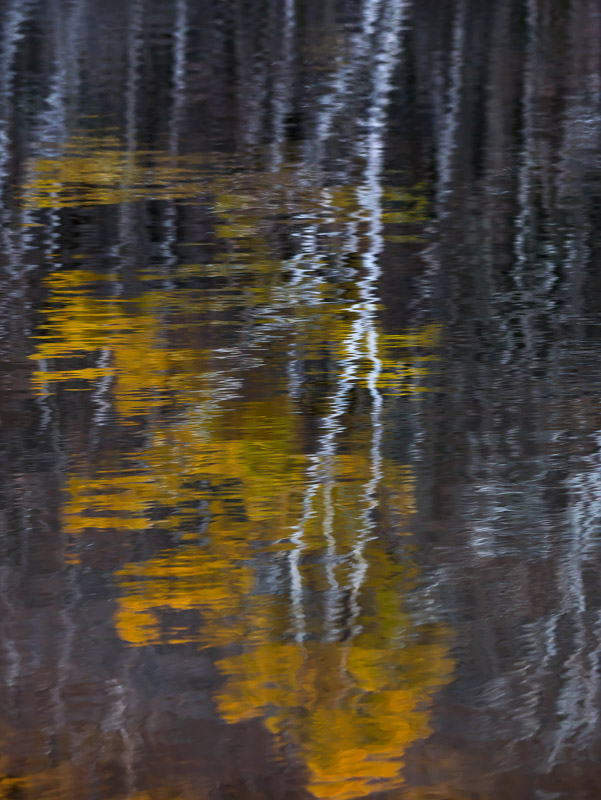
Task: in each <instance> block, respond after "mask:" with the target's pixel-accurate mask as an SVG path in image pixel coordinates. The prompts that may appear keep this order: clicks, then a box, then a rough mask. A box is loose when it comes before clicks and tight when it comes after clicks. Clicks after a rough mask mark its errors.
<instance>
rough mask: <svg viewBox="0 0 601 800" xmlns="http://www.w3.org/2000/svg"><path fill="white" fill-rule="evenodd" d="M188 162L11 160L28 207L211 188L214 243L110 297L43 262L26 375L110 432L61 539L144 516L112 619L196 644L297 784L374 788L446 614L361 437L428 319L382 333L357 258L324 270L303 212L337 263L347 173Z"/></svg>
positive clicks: (115, 282) (371, 435) (112, 530)
mask: <svg viewBox="0 0 601 800" xmlns="http://www.w3.org/2000/svg"><path fill="white" fill-rule="evenodd" d="M200 166H201V160H200V159H197V160H196V161H195V160H194V159H192V158H190V159H188V160H187V161H185V162H184V161H182V160H179V161H176V162H175V163H173V162H169V161H168V158H167V157H166V156H161V155H160V154H156V153H155V154H151V155H149V154H143V153H124V152H121V151H120V150H119V148H118V147H117V145H116V143H111V142H110V141H101V142H92V143H89V144H86V143H85V142H81V141H73V142H71V143H69V144H68V145H67V146H66V147H65V148H64V150H63V151H62V152H61V153H60V154H59V155H58V156H57V157H56V158H55V159H46V160H38V161H36V162H35V163H32V164H31V165H30V170H29V176H30V177H29V180H28V182H27V183H26V186H25V187H24V191H23V197H24V201H25V202H26V203H27V204H29V206H30V207H31V208H42V209H43V208H47V207H54V208H61V207H69V206H71V205H86V204H111V203H124V202H132V201H135V200H139V199H141V198H143V197H159V198H165V197H171V198H182V197H191V196H192V195H194V196H195V198H196V200H197V201H199V198H200V197H201V196H202V197H204V198H205V200H206V201H207V202H208V197H209V196H210V197H211V206H212V210H213V212H214V214H215V216H216V218H217V224H216V225H215V235H216V238H217V239H218V241H219V243H220V248H218V249H217V254H216V256H215V258H214V260H213V261H212V262H211V263H207V264H184V263H178V264H177V266H174V267H173V273H172V274H170V276H169V279H170V280H165V276H164V275H163V274H162V273H161V272H160V270H159V269H158V268H156V267H154V266H152V265H149V266H148V268H147V269H146V270H145V271H144V272H143V274H142V275H141V276H139V277H141V278H142V281H141V285H142V286H143V287H144V288H143V290H141V291H140V292H139V293H138V295H137V296H136V297H135V298H133V299H132V298H131V297H128V298H127V299H126V298H124V297H123V292H122V288H123V287H122V286H121V276H120V275H119V274H117V273H115V272H113V273H96V272H92V271H90V270H86V269H85V268H83V267H84V264H82V268H81V269H70V270H67V269H64V270H57V271H55V272H54V273H52V274H50V275H49V276H48V278H47V279H46V282H45V288H46V290H47V292H48V295H49V299H48V301H47V304H46V308H45V318H44V322H43V325H42V326H41V328H40V331H39V333H38V336H37V337H36V344H35V351H34V352H33V353H32V355H31V358H32V360H33V361H34V362H35V371H34V373H33V382H34V386H35V389H36V391H37V393H38V395H39V396H41V397H47V396H49V395H51V394H52V393H53V392H57V391H82V390H83V391H88V392H90V393H91V397H92V398H93V403H94V405H95V410H94V420H93V425H96V426H97V428H98V430H101V429H102V426H103V425H104V424H105V419H106V417H107V415H108V416H110V415H112V421H113V423H114V424H116V425H117V426H119V430H120V431H121V433H122V434H123V436H124V437H126V436H127V437H130V438H129V439H127V441H131V442H132V443H133V444H132V445H131V447H130V448H129V449H128V450H127V451H126V452H124V449H125V448H123V447H122V446H117V447H113V448H111V447H109V446H107V447H105V448H103V449H102V452H101V453H99V454H96V455H94V454H90V453H86V454H85V455H80V456H77V457H74V458H73V467H72V469H71V470H70V473H69V476H68V481H67V485H66V487H65V501H64V503H63V509H62V511H63V527H64V530H65V531H66V532H67V533H68V534H69V536H70V542H71V548H70V551H69V553H68V558H70V559H71V560H77V559H79V558H80V545H81V544H82V542H83V541H85V539H84V537H92V536H94V535H103V536H106V535H107V534H109V535H111V536H112V537H113V538H114V541H115V542H123V543H124V545H123V547H124V550H125V551H126V553H129V552H131V550H133V549H134V548H133V547H131V543H132V542H136V541H138V542H139V541H140V540H143V538H144V533H145V532H148V531H150V530H151V529H152V530H153V531H160V532H161V534H162V535H163V536H164V537H165V538H164V539H163V540H162V541H163V544H162V546H161V547H155V548H154V549H152V550H151V551H150V552H148V553H144V554H143V555H139V549H138V555H136V556H135V557H134V556H133V555H126V556H125V557H124V558H123V560H122V562H121V563H122V566H121V567H120V568H119V569H118V570H117V571H116V574H115V582H116V584H117V587H118V589H119V596H118V598H117V600H116V605H117V607H116V611H115V625H116V629H117V631H118V633H119V635H120V637H121V639H122V640H123V641H124V642H126V643H127V644H128V645H130V646H132V647H143V646H154V645H169V646H176V645H179V644H187V645H194V646H197V647H203V648H215V651H214V652H215V657H216V658H217V665H218V668H219V670H220V672H221V674H222V676H223V678H224V682H223V685H222V687H221V689H220V691H219V692H218V693H217V695H216V698H215V699H216V705H217V709H218V711H219V713H220V715H221V716H222V718H223V719H225V720H226V721H228V722H231V723H235V722H239V721H241V720H245V719H249V718H254V717H256V718H261V719H263V720H264V722H265V724H266V725H267V727H268V728H269V729H270V730H271V731H272V733H273V734H274V736H275V737H277V738H278V739H279V740H280V741H282V742H288V743H292V745H293V747H294V750H295V752H296V753H297V754H298V756H299V757H300V758H301V759H302V761H303V762H304V763H305V764H306V766H307V768H308V771H309V775H310V785H309V788H310V790H311V792H312V793H313V794H314V795H315V797H317V798H339V800H347V799H348V798H358V797H361V796H364V795H366V794H368V793H369V792H372V791H384V790H389V789H393V788H395V787H397V786H400V785H401V783H402V777H401V769H402V766H403V754H404V753H405V752H406V750H407V748H408V747H409V746H410V745H411V744H412V743H413V742H415V741H416V740H418V739H420V738H423V737H424V736H427V735H428V733H429V730H430V728H429V719H430V707H431V702H432V697H433V694H434V692H435V691H436V690H437V689H438V688H439V687H441V686H442V685H444V684H445V682H447V681H448V679H449V676H450V673H451V668H452V664H451V661H450V658H449V656H448V646H449V638H450V637H449V632H448V631H447V630H446V628H445V627H444V626H442V625H441V624H440V623H438V622H436V621H433V620H432V619H430V618H427V615H424V616H423V617H420V615H419V614H418V613H417V612H416V611H415V609H414V610H413V611H410V610H408V607H407V602H406V598H407V597H408V595H410V594H412V593H417V592H418V587H419V581H420V576H419V570H418V569H417V567H416V565H415V562H414V560H413V558H412V555H411V550H410V546H409V545H408V543H407V542H408V539H402V536H401V535H400V534H405V533H408V531H409V529H410V526H411V519H412V516H413V515H414V514H415V513H416V510H417V502H416V497H415V483H416V478H415V475H414V472H413V470H412V468H411V466H410V465H409V464H404V463H397V462H396V461H394V459H393V457H391V456H390V455H389V454H386V453H385V452H384V448H383V430H384V425H385V419H384V415H385V413H386V408H385V406H384V399H383V398H384V397H385V396H387V395H394V396H396V397H397V398H410V399H417V398H419V397H420V396H421V395H422V394H423V393H424V392H427V391H432V390H433V388H434V386H433V381H434V380H435V377H436V366H437V358H438V356H437V351H438V349H439V345H440V336H441V329H440V326H439V325H438V324H436V323H429V324H426V325H423V326H421V327H419V328H415V329H409V330H403V331H401V332H397V333H394V334H393V333H387V332H385V331H383V330H382V327H381V325H380V322H379V320H378V319H377V317H376V314H375V310H376V309H377V303H376V302H375V301H374V289H373V284H374V281H375V279H374V278H373V276H372V277H371V278H370V277H369V275H368V276H367V277H365V275H364V273H366V272H367V271H368V269H367V267H368V266H369V265H367V266H366V264H367V262H365V263H362V262H359V263H358V264H355V265H354V266H352V267H351V268H349V271H348V274H347V276H346V277H340V276H337V278H336V280H329V279H328V277H327V275H325V271H326V268H327V266H328V265H327V259H326V258H325V256H324V254H323V253H322V252H320V250H319V248H317V247H316V246H315V245H314V241H315V240H316V239H317V237H316V236H314V235H313V232H314V229H315V226H317V227H319V226H322V228H323V229H324V230H328V234H329V233H330V231H331V237H330V243H329V246H330V248H331V249H332V250H335V249H336V244H337V241H338V240H339V244H340V249H344V248H346V252H347V254H348V255H349V263H352V259H351V258H350V254H351V253H353V252H355V244H354V243H355V240H360V239H361V237H362V236H364V235H365V234H363V233H362V230H363V228H364V227H365V225H364V223H365V221H366V214H367V211H366V207H365V204H363V205H362V203H361V202H359V200H358V198H357V192H356V190H355V189H354V188H353V187H337V188H331V189H328V190H327V191H324V192H321V194H319V196H317V197H316V196H315V194H316V193H315V189H314V187H313V186H310V185H308V184H307V185H304V184H302V182H299V186H298V187H297V186H296V182H297V181H296V178H297V177H298V176H295V174H294V172H293V170H292V169H291V168H282V171H281V173H278V176H277V177H278V180H277V181H275V180H274V176H273V175H264V176H261V175H257V174H253V175H250V176H249V175H241V174H239V175H237V176H235V177H230V178H220V179H219V180H217V179H216V180H215V181H208V180H206V179H205V180H200V177H199V175H200V173H199V169H200ZM291 193H292V195H291ZM287 198H288V199H287ZM383 198H384V204H385V209H384V212H383V214H382V224H390V225H416V224H418V223H419V222H420V221H421V220H423V218H424V215H425V200H424V197H423V194H422V192H421V190H420V189H419V187H418V188H417V189H416V190H415V191H413V192H401V191H400V190H394V189H391V188H389V189H386V191H385V192H384V194H383ZM203 202H204V201H203ZM286 208H293V209H295V211H296V213H297V214H298V215H299V216H300V217H302V220H303V223H302V226H301V230H300V233H299V234H298V235H299V240H300V241H301V242H302V245H301V246H300V250H299V254H298V255H297V256H295V257H291V258H290V259H288V260H286V261H282V260H281V259H279V260H278V258H276V256H274V252H273V247H272V245H271V243H270V242H271V239H270V227H269V226H270V222H269V216H270V213H271V212H274V213H280V212H281V211H282V210H285V209H286ZM299 224H300V223H299ZM303 226H304V227H303ZM362 226H363V227H362ZM347 229H348V230H347ZM373 235H374V234H372V236H373ZM349 242H351V244H349ZM363 244H364V246H365V242H364V243H363ZM367 244H369V242H368V243H367ZM351 245H352V246H351ZM359 249H360V248H359ZM359 276H362V277H361V278H360V279H359ZM369 280H371V284H369ZM368 284H369V285H368ZM303 381H304V382H305V383H306V384H310V387H311V388H312V389H313V388H315V399H314V403H315V408H314V409H312V410H311V411H310V412H309V413H308V414H307V413H303V410H302V408H301V406H300V404H299V401H298V397H297V394H298V393H297V389H296V388H295V387H296V386H297V384H299V383H302V382H303ZM357 398H359V400H357ZM353 404H356V407H354V406H353ZM310 420H312V421H313V423H314V427H315V428H316V429H317V431H316V432H315V431H313V432H311V431H310V430H309V429H308V426H307V422H308V421H310ZM376 511H377V514H376ZM392 539H394V541H393V542H392V543H391V540H392ZM128 548H130V549H129V550H128ZM149 549H150V548H149Z"/></svg>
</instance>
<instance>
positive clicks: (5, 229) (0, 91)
mask: <svg viewBox="0 0 601 800" xmlns="http://www.w3.org/2000/svg"><path fill="white" fill-rule="evenodd" d="M30 5H31V3H30V2H27V0H25V1H23V0H13V2H12V3H11V4H10V5H9V6H8V9H7V11H6V12H5V14H4V25H3V27H2V33H1V37H0V204H1V205H2V212H1V216H0V226H1V231H0V234H1V236H2V240H3V250H4V253H5V255H6V260H7V262H8V263H9V264H10V265H11V268H13V267H14V256H13V244H12V237H11V228H10V222H11V216H12V215H11V210H10V208H9V207H8V204H7V202H6V188H7V179H8V172H9V161H10V151H11V134H10V128H11V122H12V113H13V109H14V105H13V88H14V87H13V80H14V70H13V61H14V59H15V56H16V54H17V47H18V44H19V41H20V40H21V39H22V38H23V32H22V27H23V24H24V22H25V21H26V19H27V16H28V13H29V9H30ZM11 271H12V269H11Z"/></svg>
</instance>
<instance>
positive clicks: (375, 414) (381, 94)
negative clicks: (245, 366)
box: [350, 0, 406, 633]
mask: <svg viewBox="0 0 601 800" xmlns="http://www.w3.org/2000/svg"><path fill="white" fill-rule="evenodd" d="M405 9H406V4H405V0H390V3H389V7H387V8H385V9H384V15H383V16H384V22H383V30H382V34H381V39H380V41H379V42H378V45H377V47H376V56H375V58H376V63H377V67H376V69H375V73H374V79H373V83H374V88H373V93H372V99H371V107H370V108H369V111H368V116H367V120H366V127H367V135H366V137H365V141H364V146H365V148H366V151H367V163H366V168H365V175H364V182H363V185H362V186H361V188H360V189H359V192H358V194H359V203H360V206H361V208H362V209H363V212H364V215H365V217H366V218H367V220H368V223H369V224H368V232H367V240H368V247H367V250H366V252H365V253H364V255H363V259H362V262H363V270H364V277H363V278H362V279H361V280H360V282H359V290H360V291H359V297H360V302H359V304H358V308H357V312H358V315H359V317H360V319H361V321H362V327H363V329H364V331H365V344H366V355H367V359H368V361H369V363H370V370H369V372H368V375H367V388H368V389H369V393H370V396H371V400H372V410H371V430H372V440H371V450H370V471H371V476H370V479H369V481H368V482H367V484H366V485H365V489H364V492H363V502H362V504H363V524H362V529H361V530H360V532H359V535H358V536H357V540H356V542H355V545H354V547H353V551H352V557H353V561H354V571H353V575H352V579H351V600H350V607H351V624H350V627H351V629H354V631H353V632H354V633H357V632H358V630H359V628H358V626H357V619H358V617H359V614H360V605H359V595H360V592H361V588H362V586H363V582H364V580H365V576H366V574H367V568H368V563H367V560H366V558H365V555H364V551H365V546H366V544H367V541H368V539H369V535H370V532H371V530H372V529H373V524H374V523H373V520H372V512H373V510H374V508H375V507H376V505H377V497H376V493H377V488H378V485H379V483H380V480H381V477H382V406H383V400H382V395H381V392H380V390H379V389H378V381H379V378H380V374H381V370H382V362H381V360H380V358H379V356H378V350H379V348H378V331H377V327H376V310H377V304H378V301H379V295H378V280H379V278H380V275H381V268H380V264H379V255H380V253H381V252H382V249H383V238H382V194H383V188H382V177H383V171H384V135H385V132H386V115H387V108H388V104H389V102H390V92H391V91H392V77H393V74H394V70H395V68H396V66H397V63H398V60H399V55H400V51H401V43H400V38H401V29H402V23H403V18H404V14H405Z"/></svg>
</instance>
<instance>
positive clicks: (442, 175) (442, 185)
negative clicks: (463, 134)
mask: <svg viewBox="0 0 601 800" xmlns="http://www.w3.org/2000/svg"><path fill="white" fill-rule="evenodd" d="M465 22H466V0H461V2H460V4H459V6H458V8H457V14H456V17H455V21H454V23H453V34H452V37H453V49H452V51H451V86H450V89H449V99H448V102H447V108H446V111H445V114H444V122H443V125H442V133H441V137H440V144H439V151H438V153H439V155H438V182H437V183H438V186H437V189H438V192H437V194H438V202H439V208H440V216H446V213H447V211H446V204H445V200H446V197H447V195H448V193H449V190H450V189H449V187H450V183H451V179H452V177H453V155H454V153H455V150H456V148H457V129H458V127H459V111H460V109H461V91H462V88H463V62H464V58H465Z"/></svg>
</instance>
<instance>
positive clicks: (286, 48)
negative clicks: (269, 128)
mask: <svg viewBox="0 0 601 800" xmlns="http://www.w3.org/2000/svg"><path fill="white" fill-rule="evenodd" d="M294 2H295V0H284V29H283V31H282V56H281V59H280V68H279V75H278V78H277V80H276V85H275V88H274V91H273V95H274V106H275V113H274V119H273V142H272V148H271V149H272V158H271V168H272V169H273V170H277V169H279V167H280V165H281V163H282V159H283V149H284V143H285V140H286V117H287V116H288V113H289V109H290V94H291V91H292V85H291V83H292V82H291V74H292V61H293V47H294V34H295V30H296V14H295V8H294Z"/></svg>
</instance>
